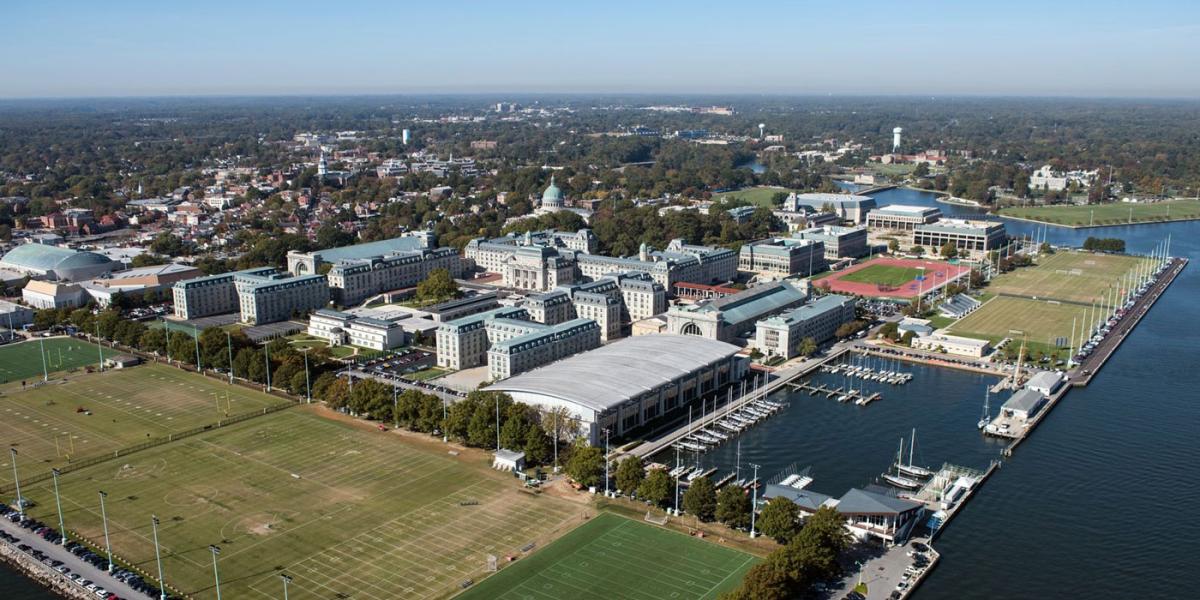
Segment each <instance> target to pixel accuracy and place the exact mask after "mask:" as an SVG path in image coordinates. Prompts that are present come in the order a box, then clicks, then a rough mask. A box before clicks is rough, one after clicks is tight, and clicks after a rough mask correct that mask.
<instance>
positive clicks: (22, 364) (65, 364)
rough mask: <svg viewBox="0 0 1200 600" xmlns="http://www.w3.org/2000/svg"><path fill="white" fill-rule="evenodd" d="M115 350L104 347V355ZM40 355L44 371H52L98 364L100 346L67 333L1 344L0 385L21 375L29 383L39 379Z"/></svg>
mask: <svg viewBox="0 0 1200 600" xmlns="http://www.w3.org/2000/svg"><path fill="white" fill-rule="evenodd" d="M116 354H120V353H119V352H117V351H116V350H113V349H112V348H104V356H105V357H106V358H107V357H109V356H113V355H116ZM43 357H44V358H45V363H44V367H45V369H46V371H49V372H50V373H55V372H58V371H69V370H71V369H78V368H80V367H85V366H88V365H98V364H100V349H98V348H97V347H96V345H95V344H91V343H88V342H84V341H81V340H77V339H75V338H69V337H52V338H40V339H34V340H30V341H27V342H20V343H17V344H9V345H7V346H0V385H2V384H5V383H8V382H10V381H21V380H23V379H24V380H29V381H30V383H32V382H33V380H40V379H41V378H42V372H43V371H42V368H43V363H42V359H43Z"/></svg>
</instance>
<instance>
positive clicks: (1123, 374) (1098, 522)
mask: <svg viewBox="0 0 1200 600" xmlns="http://www.w3.org/2000/svg"><path fill="white" fill-rule="evenodd" d="M875 198H876V200H877V201H878V202H879V203H880V204H883V205H886V204H922V205H929V206H932V205H936V206H938V207H939V208H941V209H942V212H943V213H945V214H947V215H951V216H973V215H978V211H976V210H974V209H971V208H969V207H959V206H955V205H949V204H944V203H938V202H936V201H935V200H934V196H933V195H932V194H929V193H925V192H918V191H914V190H906V189H896V190H889V191H885V192H881V193H879V194H877V195H876V196H875ZM1007 225H1008V229H1009V232H1010V233H1013V234H1021V233H1032V232H1033V231H1034V230H1036V229H1037V228H1038V226H1037V225H1035V224H1031V223H1024V222H1018V221H1008V222H1007ZM1047 231H1048V236H1047V237H1048V241H1050V242H1051V243H1055V244H1067V245H1079V244H1082V243H1083V240H1084V239H1086V238H1087V237H1088V236H1089V235H1098V236H1106V237H1120V238H1124V239H1125V240H1126V242H1127V244H1128V249H1129V251H1130V252H1146V251H1149V250H1150V249H1151V248H1152V247H1153V246H1154V245H1155V244H1156V243H1158V241H1159V240H1161V239H1163V238H1165V237H1166V236H1167V235H1168V234H1171V236H1172V245H1171V250H1172V253H1173V254H1175V255H1176V256H1187V257H1189V258H1191V259H1192V260H1193V261H1196V260H1200V222H1184V223H1172V224H1160V225H1135V226H1129V227H1109V228H1103V229H1093V230H1071V229H1065V228H1059V227H1050V228H1049V229H1048V230H1047ZM1198 269H1200V264H1197V263H1195V262H1194V263H1193V264H1191V265H1189V267H1188V268H1187V269H1186V270H1184V272H1183V274H1182V275H1180V277H1179V278H1178V279H1177V280H1176V281H1175V283H1174V284H1172V285H1171V287H1170V288H1169V290H1168V291H1167V293H1166V294H1164V296H1163V297H1162V298H1161V299H1160V300H1159V301H1158V303H1157V304H1155V306H1154V308H1153V309H1152V310H1151V311H1150V314H1149V315H1147V316H1146V318H1145V319H1143V320H1142V322H1141V324H1139V325H1138V327H1137V328H1136V329H1135V330H1134V332H1133V333H1132V334H1131V335H1130V336H1129V338H1128V339H1126V341H1125V343H1124V344H1122V345H1121V348H1120V349H1119V350H1118V351H1117V352H1116V354H1115V355H1114V356H1113V357H1112V359H1110V360H1109V362H1108V364H1107V365H1105V367H1104V368H1103V369H1102V370H1101V371H1100V374H1099V375H1098V376H1097V377H1096V378H1095V379H1094V380H1093V381H1092V384H1091V385H1090V386H1088V387H1086V388H1083V389H1077V390H1073V391H1071V392H1070V393H1069V394H1068V395H1067V396H1066V397H1065V398H1064V400H1063V402H1061V403H1059V405H1058V406H1057V407H1056V408H1055V409H1054V412H1053V413H1051V414H1050V416H1049V417H1047V418H1046V420H1045V421H1044V422H1043V423H1042V424H1041V425H1040V426H1039V427H1038V429H1037V430H1036V431H1035V432H1034V433H1033V435H1032V437H1031V438H1030V439H1029V440H1027V441H1026V442H1025V443H1023V444H1021V446H1020V447H1019V448H1018V449H1017V451H1016V452H1015V453H1014V455H1013V456H1012V457H1011V458H1009V459H1007V460H1006V461H1005V463H1004V466H1003V468H1002V469H1000V470H999V471H998V472H997V473H996V474H995V475H994V476H993V477H992V478H991V479H990V480H988V482H987V483H986V484H985V485H984V486H983V487H982V488H980V491H979V493H978V494H977V495H976V496H975V497H974V498H972V499H971V501H970V502H969V503H968V504H967V506H966V507H965V508H964V509H963V510H962V512H961V513H960V514H959V515H958V516H957V517H956V518H955V519H954V521H952V522H951V523H950V524H949V525H947V527H946V529H945V531H944V532H943V533H942V536H941V537H940V538H939V541H938V543H937V545H938V548H939V550H941V552H942V558H943V559H942V562H941V563H940V564H939V566H938V567H937V568H936V569H934V571H933V572H932V574H931V576H930V578H929V579H928V580H927V581H926V582H925V584H924V585H923V587H922V588H921V590H920V591H919V592H918V594H917V597H918V598H919V599H921V600H943V599H945V600H950V599H956V600H958V599H963V598H967V599H971V598H981V599H982V598H987V599H1010V598H1011V599H1025V598H1046V597H1051V596H1063V595H1067V596H1071V597H1084V598H1087V597H1093V598H1164V599H1165V598H1187V597H1194V592H1189V591H1188V590H1193V589H1194V584H1193V583H1192V582H1191V581H1189V576H1190V574H1191V571H1192V568H1193V567H1194V566H1195V565H1197V564H1200V546H1198V545H1197V544H1196V540H1198V539H1200V520H1197V519H1196V518H1194V516H1193V515H1192V514H1191V512H1192V510H1194V509H1195V508H1196V506H1197V499H1198V498H1200V443H1197V432H1200V402H1198V401H1197V400H1200V394H1198V393H1197V392H1196V389H1197V387H1198V386H1200V369H1197V364H1198V362H1200V361H1198V360H1197V358H1196V356H1197V355H1196V348H1195V345H1196V343H1197V341H1200V303H1198V302H1196V301H1195V299H1196V298H1198V297H1200V270H1198ZM903 368H904V369H906V370H912V371H913V372H914V375H915V377H914V380H913V382H912V383H910V384H908V385H907V386H900V387H892V386H880V387H879V389H880V391H881V392H882V393H883V394H884V399H883V400H881V401H879V402H876V403H874V404H872V405H871V406H868V407H865V408H860V407H856V406H853V405H848V404H838V403H837V402H836V401H834V400H831V399H826V398H825V397H824V396H809V395H808V394H807V393H799V394H790V395H788V397H787V398H786V399H787V400H788V401H789V402H790V404H791V406H790V407H789V408H788V409H787V410H786V411H785V412H784V413H782V414H780V415H778V416H776V417H773V418H772V419H770V420H768V421H766V422H764V423H763V424H761V425H759V426H757V427H755V428H753V429H751V430H750V431H749V432H747V433H746V434H744V435H743V436H741V439H742V456H741V458H742V465H743V468H747V467H746V465H748V464H750V463H757V464H759V465H760V467H761V469H760V471H759V475H760V476H761V477H763V478H769V477H771V476H772V475H773V474H775V473H777V472H779V471H780V470H782V469H784V468H785V467H787V466H788V465H790V464H792V463H797V464H800V465H810V466H812V475H813V477H814V479H815V481H814V483H813V484H812V486H811V489H813V490H815V491H819V492H822V493H826V494H830V495H835V496H837V495H840V494H841V493H843V492H844V491H845V490H846V489H847V488H849V487H852V486H861V485H865V484H867V483H869V482H870V481H871V480H872V479H874V478H875V477H876V476H877V475H878V474H879V473H880V472H881V471H882V470H883V469H884V468H885V467H886V466H887V464H888V463H889V462H890V461H891V459H892V457H893V456H894V453H895V451H896V444H897V442H898V440H899V438H900V437H901V436H907V435H908V434H909V431H910V430H911V429H912V428H914V427H915V428H916V429H917V444H916V457H917V461H916V462H918V463H926V464H932V465H938V464H941V463H942V462H952V463H955V464H962V465H966V466H972V467H978V468H982V467H985V466H986V465H987V464H988V462H989V461H990V460H993V459H996V458H999V450H1000V447H999V446H998V445H997V444H996V443H994V442H991V441H989V440H987V439H984V438H983V437H982V436H980V435H979V433H978V431H977V430H976V429H975V422H976V421H977V420H978V418H979V414H980V412H981V410H982V402H983V388H984V385H985V383H986V382H987V381H989V379H988V378H986V377H983V376H980V375H974V374H970V373H963V372H958V371H950V370H945V369H935V368H930V367H921V366H917V367H912V366H904V367H903ZM824 377H829V376H824ZM837 384H838V385H841V383H840V382H838V383H837ZM993 410H994V409H993ZM660 458H665V459H666V460H667V461H673V460H674V457H673V456H670V457H660ZM702 460H703V461H704V464H706V465H710V466H718V467H721V468H722V469H723V470H724V469H729V468H733V467H734V465H735V464H736V446H735V445H731V444H727V445H725V446H723V447H722V448H720V449H718V450H717V451H715V452H713V453H710V454H709V455H707V456H705V457H704V458H703V459H702ZM0 598H4V599H5V600H8V599H13V600H48V599H51V598H54V596H53V595H51V594H49V593H48V592H46V591H44V590H42V589H40V588H38V587H36V586H34V585H33V584H32V583H30V582H29V581H28V580H25V579H24V578H22V577H20V576H19V575H17V574H15V573H13V572H11V571H9V570H7V568H4V567H2V566H0Z"/></svg>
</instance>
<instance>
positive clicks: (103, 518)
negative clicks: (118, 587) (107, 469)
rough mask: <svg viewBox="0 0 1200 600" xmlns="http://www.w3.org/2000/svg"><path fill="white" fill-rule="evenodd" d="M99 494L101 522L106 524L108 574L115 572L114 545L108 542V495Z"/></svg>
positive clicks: (105, 539) (102, 491) (105, 544)
mask: <svg viewBox="0 0 1200 600" xmlns="http://www.w3.org/2000/svg"><path fill="white" fill-rule="evenodd" d="M99 492H100V519H101V521H103V522H104V552H105V553H106V554H108V572H109V573H112V572H113V559H112V544H111V543H109V541H108V511H106V510H105V508H104V499H105V498H107V497H108V494H107V493H105V492H104V490H99Z"/></svg>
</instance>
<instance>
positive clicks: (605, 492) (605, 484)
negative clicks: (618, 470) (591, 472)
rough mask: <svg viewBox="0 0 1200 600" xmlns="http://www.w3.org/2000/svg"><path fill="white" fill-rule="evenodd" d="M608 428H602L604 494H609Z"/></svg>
mask: <svg viewBox="0 0 1200 600" xmlns="http://www.w3.org/2000/svg"><path fill="white" fill-rule="evenodd" d="M608 452H609V450H608V428H607V427H605V428H604V495H605V496H606V497H607V496H609V495H610V492H609V491H608Z"/></svg>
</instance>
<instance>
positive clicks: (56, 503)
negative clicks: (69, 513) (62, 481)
mask: <svg viewBox="0 0 1200 600" xmlns="http://www.w3.org/2000/svg"><path fill="white" fill-rule="evenodd" d="M50 474H51V475H53V476H54V506H55V507H56V508H57V509H58V531H59V533H61V534H62V539H60V540H58V543H59V545H62V546H65V545H67V526H66V525H63V514H62V499H61V498H60V497H59V495H58V476H59V475H61V474H62V473H61V472H60V471H59V470H58V469H50ZM18 495H19V494H18Z"/></svg>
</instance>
